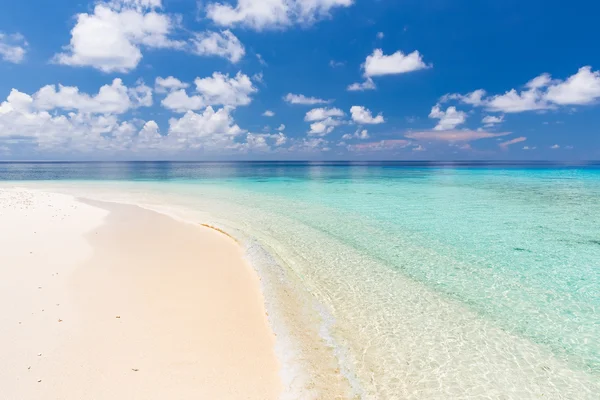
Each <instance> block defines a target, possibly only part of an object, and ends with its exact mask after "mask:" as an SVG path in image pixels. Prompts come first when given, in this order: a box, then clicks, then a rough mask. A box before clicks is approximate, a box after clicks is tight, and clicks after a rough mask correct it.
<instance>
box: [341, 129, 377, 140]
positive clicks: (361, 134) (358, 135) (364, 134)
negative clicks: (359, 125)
mask: <svg viewBox="0 0 600 400" xmlns="http://www.w3.org/2000/svg"><path fill="white" fill-rule="evenodd" d="M370 137H371V136H369V132H368V131H367V130H366V129H357V130H356V132H354V133H353V134H352V133H346V134H345V135H344V136H342V139H343V140H350V139H361V140H366V139H369V138H370Z"/></svg>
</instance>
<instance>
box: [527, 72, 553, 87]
mask: <svg viewBox="0 0 600 400" xmlns="http://www.w3.org/2000/svg"><path fill="white" fill-rule="evenodd" d="M551 82H552V77H551V76H550V74H541V75H540V76H537V77H535V78H533V79H532V80H530V81H529V82H527V83H526V84H525V87H526V88H528V89H541V88H543V87H546V86H548V85H549V84H550V83H551Z"/></svg>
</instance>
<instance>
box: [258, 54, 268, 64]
mask: <svg viewBox="0 0 600 400" xmlns="http://www.w3.org/2000/svg"><path fill="white" fill-rule="evenodd" d="M256 59H257V60H258V63H259V64H260V65H262V66H263V67H267V66H268V65H269V64H267V62H266V61H265V59H264V58H263V56H262V55H260V54H259V53H256Z"/></svg>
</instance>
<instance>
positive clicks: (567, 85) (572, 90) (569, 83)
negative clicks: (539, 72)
mask: <svg viewBox="0 0 600 400" xmlns="http://www.w3.org/2000/svg"><path fill="white" fill-rule="evenodd" d="M599 98H600V71H592V68H591V67H589V66H586V67H582V68H580V69H579V71H577V73H576V74H575V75H572V76H570V77H569V78H568V79H567V80H566V81H564V82H557V83H555V84H553V85H551V86H549V87H548V91H547V92H546V95H545V99H546V100H548V101H551V102H553V103H555V104H559V105H585V104H590V103H593V102H594V101H596V100H598V99H599Z"/></svg>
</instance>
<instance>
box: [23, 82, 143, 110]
mask: <svg viewBox="0 0 600 400" xmlns="http://www.w3.org/2000/svg"><path fill="white" fill-rule="evenodd" d="M31 98H32V102H31V107H32V108H33V109H35V110H45V111H49V110H54V109H61V110H69V111H73V110H74V111H79V112H83V113H98V114H123V113H125V112H127V111H129V110H130V109H131V108H136V107H148V106H151V105H152V89H150V88H149V87H148V86H146V85H145V84H144V83H143V82H139V83H138V85H137V86H136V87H133V88H127V87H126V86H125V85H124V84H123V81H122V80H121V79H115V80H113V82H112V83H111V84H110V85H104V86H102V87H101V88H100V90H99V91H98V93H97V94H95V95H89V94H87V93H81V92H80V91H79V88H78V87H76V86H63V85H58V86H55V85H47V86H44V87H43V88H41V89H40V90H38V91H37V92H36V93H34V94H33V96H32V97H31Z"/></svg>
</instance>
